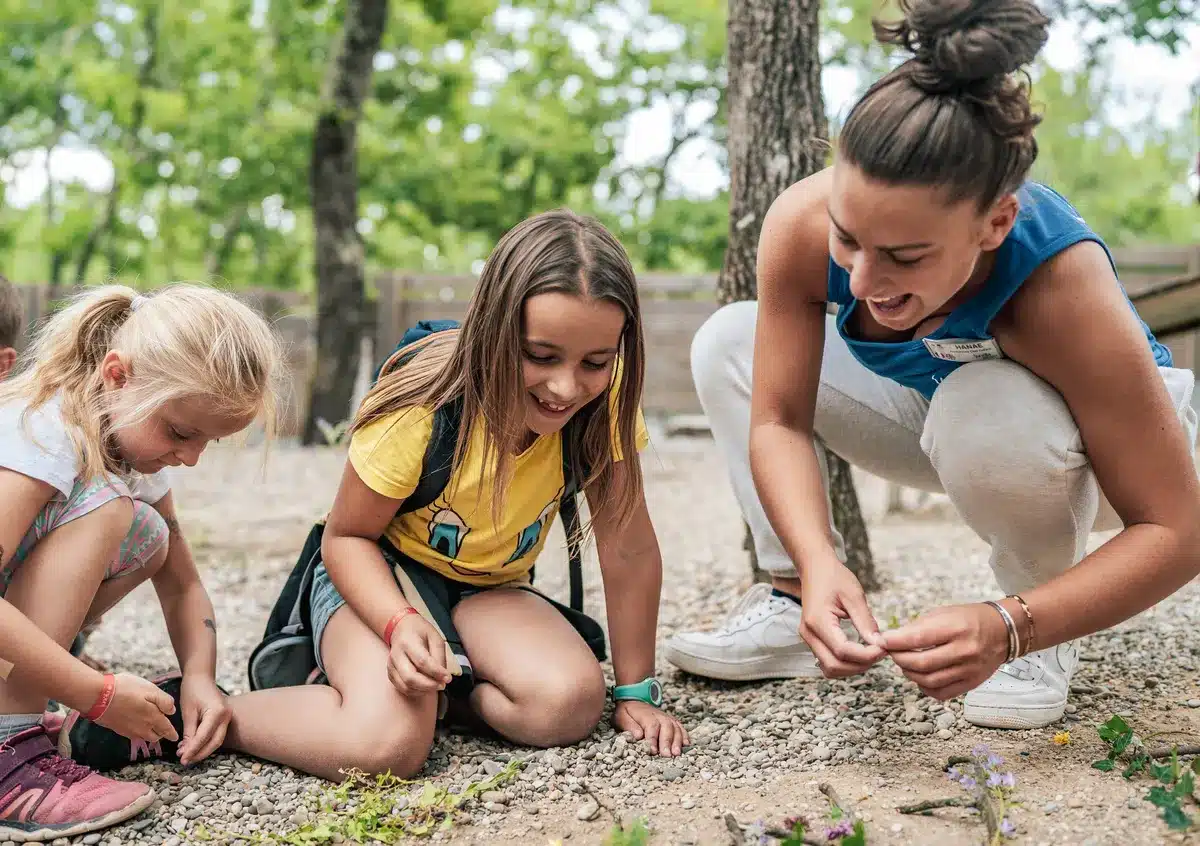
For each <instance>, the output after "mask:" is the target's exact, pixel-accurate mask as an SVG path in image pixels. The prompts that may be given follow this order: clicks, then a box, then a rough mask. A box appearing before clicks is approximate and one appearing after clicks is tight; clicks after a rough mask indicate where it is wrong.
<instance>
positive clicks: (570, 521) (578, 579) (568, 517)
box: [558, 430, 586, 612]
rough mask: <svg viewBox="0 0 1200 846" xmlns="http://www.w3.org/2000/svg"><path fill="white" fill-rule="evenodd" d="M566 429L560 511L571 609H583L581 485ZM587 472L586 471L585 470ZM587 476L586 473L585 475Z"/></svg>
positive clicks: (563, 435)
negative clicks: (580, 537)
mask: <svg viewBox="0 0 1200 846" xmlns="http://www.w3.org/2000/svg"><path fill="white" fill-rule="evenodd" d="M566 434H567V433H566V431H565V430H564V431H563V433H562V437H561V440H562V465H563V494H562V498H561V500H560V501H559V505H558V513H559V516H561V517H562V521H563V529H564V530H565V531H566V534H567V552H568V554H569V561H568V569H569V572H570V579H571V610H573V611H579V612H582V611H583V549H582V548H581V545H580V542H579V537H578V532H579V498H578V493H579V485H580V478H579V476H578V474H577V473H576V472H575V468H574V467H573V466H572V462H571V457H570V455H569V454H568V452H569V450H568V442H569V440H570V439H569V438H568V437H566ZM585 472H586V471H585ZM584 478H586V475H585V476H584Z"/></svg>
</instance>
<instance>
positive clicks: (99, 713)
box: [83, 673, 117, 722]
mask: <svg viewBox="0 0 1200 846" xmlns="http://www.w3.org/2000/svg"><path fill="white" fill-rule="evenodd" d="M116 692H117V678H116V676H114V675H113V674H112V673H105V674H104V687H102V688H101V689H100V695H99V696H97V697H96V702H95V704H93V705H92V709H91V710H90V711H88V712H87V713H86V714H84V715H83V717H84V719H85V720H91V721H92V722H95V721H96V720H98V719H100V718H101V717H103V716H104V712H105V711H107V710H108V706H109V705H111V704H112V701H113V696H114V695H115V694H116Z"/></svg>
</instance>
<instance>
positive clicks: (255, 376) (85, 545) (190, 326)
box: [0, 285, 281, 841]
mask: <svg viewBox="0 0 1200 846" xmlns="http://www.w3.org/2000/svg"><path fill="white" fill-rule="evenodd" d="M280 361H281V357H280V353H279V347H278V343H277V339H276V337H275V336H274V334H273V333H272V331H271V329H270V327H269V326H268V325H267V324H266V322H265V321H264V320H263V319H262V318H261V317H260V316H259V315H258V314H257V313H255V312H254V311H253V310H251V309H250V308H248V307H247V306H245V305H243V304H241V303H239V302H238V301H237V300H236V299H234V298H233V297H232V296H229V295H226V294H223V293H220V292H218V291H215V290H211V289H208V288H205V287H201V286H193V285H176V286H170V287H167V288H164V289H162V290H160V291H158V292H157V293H155V294H153V295H151V296H141V295H139V294H138V293H137V292H136V291H134V290H131V289H129V288H125V287H120V286H108V287H101V288H96V289H92V290H89V291H86V292H84V293H83V294H81V295H79V296H78V297H77V298H75V299H74V300H73V301H72V302H71V303H70V304H69V305H67V307H65V308H64V309H63V310H61V311H60V312H58V313H57V314H56V315H55V316H54V317H53V318H52V319H50V320H49V321H48V322H47V323H46V324H45V325H44V327H43V328H42V329H41V331H40V332H39V333H38V335H37V336H36V337H35V339H34V341H33V344H32V347H31V349H30V351H29V358H28V359H27V361H26V362H25V363H24V364H25V366H24V368H23V370H22V371H21V372H20V373H19V374H18V375H17V376H16V377H14V378H13V379H12V380H10V381H8V382H6V383H5V384H4V385H3V386H0V502H3V503H4V509H3V510H2V512H0V597H3V599H4V600H5V601H6V603H7V606H11V607H7V606H5V607H2V608H0V611H2V612H3V613H0V622H5V621H6V622H8V623H12V624H13V625H15V626H17V627H20V626H22V625H24V624H31V625H32V626H36V628H37V629H39V630H40V631H41V632H42V633H43V634H44V635H45V637H42V638H36V639H34V641H32V642H28V643H25V644H23V645H22V648H21V650H20V651H19V652H16V651H13V650H9V655H10V656H11V657H10V658H9V660H10V661H11V663H12V665H13V666H12V668H11V670H10V671H9V672H8V675H7V678H6V679H5V680H4V681H3V682H0V743H2V744H3V749H4V751H6V752H8V753H9V754H8V755H6V756H0V839H6V840H17V841H28V840H45V839H53V838H58V837H67V836H71V835H76V834H81V833H84V832H87V831H93V830H96V829H100V828H104V827H106V826H109V825H112V824H114V823H117V822H120V821H122V820H124V819H128V818H129V817H131V816H133V815H135V814H137V813H138V812H139V811H140V810H142V809H143V808H145V807H146V806H148V805H149V804H150V803H151V802H153V800H154V796H155V794H154V793H153V791H152V790H151V789H150V788H149V787H148V786H146V785H143V784H136V783H128V782H118V781H113V780H110V779H107V778H104V777H102V776H100V775H99V774H97V773H95V772H93V771H92V770H90V769H88V768H87V767H84V766H81V765H79V764H78V763H75V762H73V761H71V760H69V759H68V758H66V757H64V756H63V755H62V754H60V751H59V749H58V747H57V746H56V745H55V740H56V737H55V734H56V733H57V734H58V737H57V739H59V740H65V739H66V737H68V736H70V731H69V728H70V726H68V727H67V730H65V731H61V732H56V731H55V729H57V728H58V727H57V726H54V727H51V724H50V723H49V722H47V721H43V711H44V709H45V706H46V694H47V693H48V692H50V691H49V690H48V685H47V684H46V682H45V679H44V676H45V672H44V669H45V667H49V666H56V667H63V668H65V667H67V666H70V667H71V668H72V669H71V671H70V673H69V675H67V676H66V677H64V678H63V680H62V684H61V685H59V688H60V689H61V692H60V690H56V691H55V694H56V696H58V697H61V699H62V700H63V701H64V702H66V703H67V704H74V705H76V707H77V708H78V709H79V710H81V711H84V716H86V718H87V722H88V724H89V725H106V726H109V727H110V728H111V729H112V731H111V732H109V734H111V735H112V737H114V738H118V739H120V741H121V742H122V743H123V745H124V751H125V753H126V755H127V757H126V762H129V761H130V760H132V758H133V757H134V756H133V754H132V750H134V749H136V748H146V747H147V745H148V743H159V744H160V748H161V747H163V746H165V747H167V748H169V749H170V751H171V754H172V755H173V756H175V757H177V758H178V759H179V760H180V761H182V762H183V763H185V764H186V763H191V762H194V761H198V760H201V759H203V758H204V757H206V756H207V755H209V754H210V753H211V752H212V751H213V750H214V749H216V748H217V747H218V746H220V744H221V741H222V739H223V738H224V735H225V731H226V727H227V725H228V722H229V709H228V707H227V705H226V702H225V696H224V695H223V694H222V693H221V691H220V690H219V689H218V687H217V684H216V682H215V680H214V672H215V662H216V625H215V623H214V614H213V607H212V603H211V602H210V601H209V597H208V594H207V593H206V592H205V589H204V586H203V584H201V582H200V578H199V576H198V574H197V572H196V567H195V564H194V563H193V560H192V556H191V553H190V552H189V550H188V546H187V543H186V541H185V540H184V539H183V537H182V535H181V534H180V530H179V523H178V520H177V517H176V514H175V505H174V501H173V498H172V495H171V490H170V483H169V480H168V478H167V475H166V468H168V467H179V466H181V465H186V466H188V467H191V466H194V465H195V464H196V462H197V461H198V460H199V458H200V455H201V454H202V453H203V452H204V449H205V447H207V446H208V444H209V443H211V442H213V441H215V440H218V439H219V438H222V437H226V436H228V435H232V434H234V433H236V432H239V431H241V430H243V429H245V428H246V427H247V426H248V425H250V423H251V422H252V421H253V420H254V419H255V418H256V417H258V416H259V415H261V414H264V413H265V415H266V421H267V426H268V429H269V428H270V427H271V423H272V420H273V417H274V414H273V412H274V391H273V387H272V385H273V382H274V380H275V379H276V378H277V376H278V373H279V370H280ZM147 579H151V580H152V581H153V583H154V588H155V590H156V592H157V593H158V597H159V601H160V602H161V604H162V610H163V616H164V618H165V621H166V625H167V629H168V631H169V633H170V637H171V642H172V644H173V645H174V647H175V653H176V655H177V656H178V659H179V666H180V669H181V671H182V672H181V673H180V674H178V675H176V676H175V677H173V678H172V679H169V680H166V681H164V682H163V683H162V685H161V688H162V689H161V690H159V689H157V688H155V687H154V686H153V685H151V684H150V683H149V682H145V681H143V680H140V679H135V678H133V677H128V676H120V677H117V676H114V675H113V674H103V675H101V674H99V673H96V672H95V671H94V670H91V669H90V668H87V667H86V666H85V665H83V663H82V662H79V661H77V660H75V659H72V658H70V657H69V656H67V657H64V654H63V650H62V648H65V647H66V646H67V645H68V644H70V643H71V642H72V641H73V639H74V638H75V637H76V635H78V633H79V632H80V630H81V629H82V628H83V626H84V625H85V624H86V623H88V622H89V621H94V620H95V619H97V618H98V617H99V616H100V615H101V614H103V613H104V612H105V611H106V610H108V609H109V608H111V607H112V606H114V605H115V604H116V603H118V602H119V601H120V600H121V599H122V598H123V597H125V596H126V595H127V594H128V593H129V592H130V591H131V590H133V589H134V588H135V587H137V586H138V585H139V584H141V583H142V582H144V581H145V580H147ZM17 612H19V614H18V613H17ZM22 616H23V619H22ZM5 628H6V629H8V628H9V627H8V626H6V627H5ZM26 628H27V627H26ZM55 645H57V647H60V648H56V647H55ZM68 662H69V663H68ZM147 703H150V705H151V706H156V707H157V710H158V711H159V714H158V715H155V714H153V713H147V712H148V710H149V709H148V707H147ZM77 717H78V714H77V713H75V714H72V716H71V717H69V718H68V721H70V722H74V721H75V720H76V719H77ZM167 717H169V718H170V719H169V720H168V719H167Z"/></svg>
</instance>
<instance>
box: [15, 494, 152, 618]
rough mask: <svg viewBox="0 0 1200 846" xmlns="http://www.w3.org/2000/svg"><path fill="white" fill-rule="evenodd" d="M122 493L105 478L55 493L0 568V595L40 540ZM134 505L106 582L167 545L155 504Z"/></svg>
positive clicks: (109, 568)
mask: <svg viewBox="0 0 1200 846" xmlns="http://www.w3.org/2000/svg"><path fill="white" fill-rule="evenodd" d="M123 496H124V497H128V496H129V492H128V491H127V490H125V489H123V488H122V487H117V486H114V485H113V484H112V483H111V482H109V481H106V480H93V481H90V482H76V483H75V488H74V489H73V490H72V491H71V495H70V496H68V497H63V495H62V492H61V491H60V492H58V493H56V494H55V495H54V498H53V499H51V500H50V501H49V502H48V503H46V506H45V507H44V508H43V509H42V510H41V512H40V513H39V514H38V516H37V517H36V518H35V519H34V521H33V525H32V526H31V527H30V528H29V531H28V532H26V533H25V537H24V538H22V540H21V543H20V545H19V546H18V547H17V551H16V554H14V555H13V557H12V558H11V559H9V561H8V564H7V565H5V567H4V569H3V571H0V597H2V596H4V594H5V593H7V592H8V586H9V584H10V583H11V582H12V580H13V576H14V575H15V573H16V571H17V569H18V568H19V567H20V566H21V563H22V562H23V561H24V560H25V559H26V558H28V557H29V553H30V552H32V551H33V548H34V547H35V546H36V545H37V544H38V542H39V541H41V540H42V539H43V538H45V537H46V536H47V535H49V534H50V533H51V532H53V531H54V530H55V529H57V528H59V527H60V526H65V525H66V524H67V523H70V522H71V521H72V520H75V519H78V518H79V517H83V516H84V515H86V514H90V513H91V512H93V511H95V510H96V509H97V508H99V507H100V506H102V505H105V504H107V503H109V502H112V501H113V500H114V499H119V498H120V497H123ZM133 506H134V507H133V524H132V525H131V526H130V528H129V534H127V535H126V536H125V540H123V541H122V542H121V551H120V552H119V553H117V557H116V558H115V559H113V561H111V562H110V563H109V565H108V567H107V568H106V569H105V571H104V580H105V581H108V580H109V579H115V578H117V577H118V576H123V575H125V574H126V573H131V572H133V571H134V570H138V569H141V568H142V567H144V566H145V565H146V564H147V562H149V561H150V560H151V559H152V558H154V556H155V555H156V554H157V553H158V552H159V551H160V550H161V549H162V548H163V547H165V546H166V545H167V539H168V534H169V533H168V529H167V522H166V520H164V519H163V516H162V515H161V514H159V513H158V512H157V511H156V510H155V509H154V507H153V506H152V505H148V504H147V503H145V502H141V501H140V500H134V503H133Z"/></svg>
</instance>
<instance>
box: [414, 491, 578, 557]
mask: <svg viewBox="0 0 1200 846" xmlns="http://www.w3.org/2000/svg"><path fill="white" fill-rule="evenodd" d="M562 490H563V489H562V488H561V487H560V488H559V489H558V492H557V493H556V494H555V495H554V498H553V499H551V500H550V501H549V502H548V503H546V507H545V508H543V509H542V511H541V513H540V514H539V515H538V518H537V519H536V520H535V521H533V522H532V523H530V524H529V525H528V526H526V527H525V528H524V529H522V530H521V531H520V532H518V533H517V537H516V540H515V543H514V548H513V553H512V555H510V556H509V557H508V560H507V561H505V562H504V564H503V565H502V566H505V567H507V566H508V565H509V564H512V563H513V562H514V561H519V560H520V559H521V558H524V557H525V556H526V555H528V554H529V553H530V552H532V551H533V550H535V549H537V547H538V542H539V541H540V540H541V538H542V532H544V531H545V530H546V526H548V525H549V524H550V520H551V518H552V517H553V516H554V513H555V507H556V506H557V505H558V500H559V498H560V497H561V496H562ZM430 508H431V510H432V513H431V515H430V517H429V534H428V535H427V537H426V543H428V544H429V548H430V549H432V550H434V551H436V552H440V553H441V554H442V555H444V556H446V558H447V559H448V562H447V563H449V565H450V567H451V568H452V569H453V570H454V572H456V573H459V574H461V575H465V576H469V575H474V571H472V570H467V569H464V568H462V567H459V566H458V565H457V564H456V563H455V562H456V560H457V559H458V558H459V556H460V554H461V553H462V549H463V544H464V543H465V542H466V539H467V535H469V534H470V533H471V527H470V526H468V525H467V521H466V520H464V519H463V517H462V515H460V514H459V513H458V512H457V511H455V510H454V509H453V508H451V507H450V504H449V503H448V502H447V501H446V500H445V497H444V496H443V497H439V499H438V501H437V502H435V503H434V504H433V505H432V506H430Z"/></svg>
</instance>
